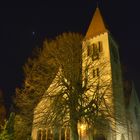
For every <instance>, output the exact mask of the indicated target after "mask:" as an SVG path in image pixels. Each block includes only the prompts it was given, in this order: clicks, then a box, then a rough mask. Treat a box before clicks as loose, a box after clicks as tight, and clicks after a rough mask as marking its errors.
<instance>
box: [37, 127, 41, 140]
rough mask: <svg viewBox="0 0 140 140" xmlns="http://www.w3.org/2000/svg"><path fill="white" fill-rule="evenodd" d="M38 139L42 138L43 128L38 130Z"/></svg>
mask: <svg viewBox="0 0 140 140" xmlns="http://www.w3.org/2000/svg"><path fill="white" fill-rule="evenodd" d="M37 140H41V129H39V130H38V131H37Z"/></svg>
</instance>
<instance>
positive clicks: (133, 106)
mask: <svg viewBox="0 0 140 140" xmlns="http://www.w3.org/2000/svg"><path fill="white" fill-rule="evenodd" d="M82 44H83V45H82V73H83V74H82V75H83V78H84V77H85V76H86V75H85V73H84V71H85V69H86V66H87V64H89V63H91V65H94V69H92V68H91V69H89V71H88V72H87V73H86V74H88V75H89V78H88V80H89V79H92V78H94V77H96V76H100V77H101V80H100V83H105V82H106V80H107V79H108V80H109V83H110V85H111V87H110V88H109V90H110V92H108V95H106V98H107V102H108V104H110V110H112V114H113V116H114V118H112V121H110V122H108V125H109V126H110V127H108V128H106V129H108V130H104V131H100V132H98V134H99V137H97V138H95V139H96V140H140V103H139V100H138V97H137V93H136V91H135V87H134V84H131V91H130V93H129V96H128V95H126V94H127V93H125V90H124V83H123V81H124V80H123V77H122V71H121V64H120V59H119V51H118V45H117V43H116V42H115V40H114V39H113V37H112V36H111V34H110V32H109V31H108V29H107V28H106V26H105V24H104V21H103V18H102V16H101V13H100V10H99V8H96V11H95V13H94V16H93V19H92V21H91V23H90V25H89V28H88V30H87V33H86V36H85V38H84V40H83V43H82ZM103 63H105V66H103V65H102V66H101V64H103ZM101 67H103V70H102V73H103V74H101V72H100V71H101ZM58 74H59V73H58ZM93 75H94V76H93ZM56 78H57V77H56ZM56 78H54V80H53V82H52V84H51V85H50V87H49V88H48V91H51V88H52V87H53V84H54V83H55V80H56ZM89 84H90V82H89ZM128 86H130V85H128ZM87 94H89V95H90V93H87ZM125 98H127V99H125ZM44 105H45V108H47V105H46V104H45V99H43V100H42V101H41V102H40V103H39V104H38V105H37V107H36V109H35V112H37V111H39V110H41V109H42V106H43V107H44ZM34 118H38V115H37V113H35V116H34ZM34 123H35V122H34ZM112 128H113V129H112ZM92 134H93V132H88V131H87V128H86V126H84V125H81V126H79V135H80V136H79V139H80V140H93V139H94V138H93V137H92ZM53 135H54V130H53V129H52V128H48V127H47V126H46V127H45V128H44V127H42V125H38V126H35V125H33V130H32V139H33V140H53V139H54V137H53ZM58 139H59V140H70V129H69V128H61V129H60V130H59V136H58Z"/></svg>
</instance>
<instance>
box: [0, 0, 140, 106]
mask: <svg viewBox="0 0 140 140" xmlns="http://www.w3.org/2000/svg"><path fill="white" fill-rule="evenodd" d="M98 5H99V8H100V10H101V13H102V15H103V17H104V20H105V22H106V24H107V25H108V29H109V30H110V32H111V33H112V35H113V37H114V38H115V39H116V41H117V43H118V44H119V46H120V54H121V58H122V60H123V63H125V64H126V65H127V68H128V71H129V73H130V77H131V78H132V79H133V80H134V82H135V85H136V89H137V91H138V92H139V95H140V86H139V79H140V73H139V71H140V58H139V57H140V34H139V33H140V14H139V13H140V7H139V0H99V1H98ZM96 6H97V0H65V1H61V0H55V1H53V0H52V1H51V2H49V1H48V0H46V1H45V0H44V1H39V2H36V3H35V2H31V1H30V2H27V3H26V2H25V3H21V2H20V3H17V2H13V1H12V2H11V3H8V2H7V3H6V2H5V3H1V4H0V88H1V89H3V91H4V94H5V99H6V104H7V105H8V106H10V103H11V100H10V98H11V96H12V95H13V94H14V92H15V88H16V87H18V86H20V85H21V84H22V80H23V71H22V66H23V65H24V63H25V62H26V61H27V58H28V57H29V56H31V54H32V50H33V48H35V47H41V44H42V41H43V40H44V39H45V38H54V37H55V36H57V35H59V34H61V33H63V32H69V31H71V32H79V33H82V34H83V35H85V33H86V30H87V28H88V26H89V23H90V21H91V18H92V16H93V13H94V11H95V8H96Z"/></svg>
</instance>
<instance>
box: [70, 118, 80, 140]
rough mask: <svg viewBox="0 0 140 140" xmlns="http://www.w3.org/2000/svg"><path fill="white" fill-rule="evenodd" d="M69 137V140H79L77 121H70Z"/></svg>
mask: <svg viewBox="0 0 140 140" xmlns="http://www.w3.org/2000/svg"><path fill="white" fill-rule="evenodd" d="M70 125H71V127H70V128H71V132H70V134H71V136H70V140H79V135H78V127H77V126H78V121H77V120H74V119H72V120H71V124H70Z"/></svg>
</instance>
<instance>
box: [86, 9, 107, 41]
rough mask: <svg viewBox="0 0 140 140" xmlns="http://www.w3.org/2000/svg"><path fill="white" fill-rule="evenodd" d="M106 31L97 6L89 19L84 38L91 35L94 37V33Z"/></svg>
mask: <svg viewBox="0 0 140 140" xmlns="http://www.w3.org/2000/svg"><path fill="white" fill-rule="evenodd" d="M106 31H107V29H106V27H105V24H104V21H103V18H102V16H101V13H100V10H99V8H98V7H97V8H96V10H95V13H94V15H93V18H92V20H91V23H90V25H89V28H88V30H87V33H86V36H85V38H86V39H89V38H91V37H94V36H96V35H99V34H101V33H104V32H106Z"/></svg>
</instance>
